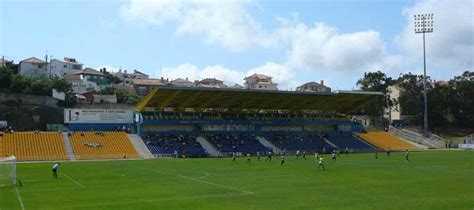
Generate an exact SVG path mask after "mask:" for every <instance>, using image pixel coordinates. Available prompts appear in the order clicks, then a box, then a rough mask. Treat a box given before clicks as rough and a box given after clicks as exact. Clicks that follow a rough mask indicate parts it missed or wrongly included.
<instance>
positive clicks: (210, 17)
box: [121, 0, 276, 51]
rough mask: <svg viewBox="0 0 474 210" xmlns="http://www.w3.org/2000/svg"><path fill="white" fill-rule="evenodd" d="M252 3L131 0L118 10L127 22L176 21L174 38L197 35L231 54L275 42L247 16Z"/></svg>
mask: <svg viewBox="0 0 474 210" xmlns="http://www.w3.org/2000/svg"><path fill="white" fill-rule="evenodd" d="M249 5H256V3H254V1H253V0H245V1H237V0H231V1H220V0H195V1H180V0H176V1H175V0H145V1H139V0H132V1H131V2H130V4H126V5H123V6H122V7H121V15H122V17H123V18H124V19H125V20H127V21H133V22H142V23H147V24H152V25H161V24H163V23H166V22H167V21H177V22H178V26H177V29H176V32H177V34H179V35H186V34H196V35H198V36H203V37H204V39H205V40H206V42H208V43H211V44H218V45H221V46H222V47H224V48H227V49H230V50H233V51H243V50H246V49H248V48H250V47H253V46H262V47H271V46H273V45H274V44H275V43H276V42H275V40H274V39H273V38H272V36H271V35H270V34H266V33H265V32H264V31H263V30H262V29H261V26H260V24H259V23H258V22H256V21H255V20H254V18H253V17H252V16H251V15H250V14H249V13H248V12H247V7H249Z"/></svg>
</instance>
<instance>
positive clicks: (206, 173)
mask: <svg viewBox="0 0 474 210" xmlns="http://www.w3.org/2000/svg"><path fill="white" fill-rule="evenodd" d="M202 173H204V175H203V176H200V177H198V178H196V179H204V178H206V177H208V176H209V175H210V174H209V173H208V172H202Z"/></svg>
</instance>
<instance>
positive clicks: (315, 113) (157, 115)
mask: <svg viewBox="0 0 474 210" xmlns="http://www.w3.org/2000/svg"><path fill="white" fill-rule="evenodd" d="M380 96H381V93H378V92H363V91H338V92H334V93H307V92H290V91H256V90H233V89H209V88H207V89H205V88H174V87H161V88H156V89H154V90H153V91H152V92H150V93H149V94H148V95H147V96H145V97H144V99H143V100H142V101H140V102H139V103H138V104H137V105H136V107H135V111H136V112H137V113H140V116H141V117H139V118H140V120H139V121H138V123H137V124H136V131H137V133H138V134H139V135H141V137H142V138H143V140H144V141H145V144H146V145H147V146H148V148H149V149H150V151H151V152H152V153H153V154H154V155H156V156H171V155H176V154H179V156H186V157H204V156H219V155H224V156H225V155H230V154H231V153H234V152H235V153H237V154H238V155H242V154H246V153H250V154H255V153H257V152H259V153H260V154H265V153H267V152H268V151H274V152H278V153H290V154H291V153H294V152H295V151H297V150H300V151H305V152H321V153H322V152H331V151H333V150H336V149H337V150H350V151H351V152H363V151H365V152H367V151H372V150H373V149H374V146H375V145H373V144H370V143H367V142H364V141H363V140H362V139H360V138H359V137H356V136H355V135H354V134H355V133H357V132H362V131H364V128H363V126H362V125H361V124H359V123H357V122H353V121H351V120H350V119H349V116H350V115H351V114H355V113H357V112H358V111H359V109H360V108H361V107H363V106H364V105H365V104H367V103H370V101H371V100H373V99H375V98H377V97H380ZM200 148H203V150H201V149H200Z"/></svg>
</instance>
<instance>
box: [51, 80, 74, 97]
mask: <svg viewBox="0 0 474 210" xmlns="http://www.w3.org/2000/svg"><path fill="white" fill-rule="evenodd" d="M51 87H52V88H54V89H56V90H57V91H60V92H64V93H67V92H69V91H70V90H71V89H72V87H71V83H69V82H68V81H67V80H65V79H63V78H58V77H55V78H53V79H52V80H51Z"/></svg>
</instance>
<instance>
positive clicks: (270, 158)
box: [265, 151, 272, 162]
mask: <svg viewBox="0 0 474 210" xmlns="http://www.w3.org/2000/svg"><path fill="white" fill-rule="evenodd" d="M268 161H270V162H272V151H269V152H268V157H267V159H266V160H265V162H268Z"/></svg>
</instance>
